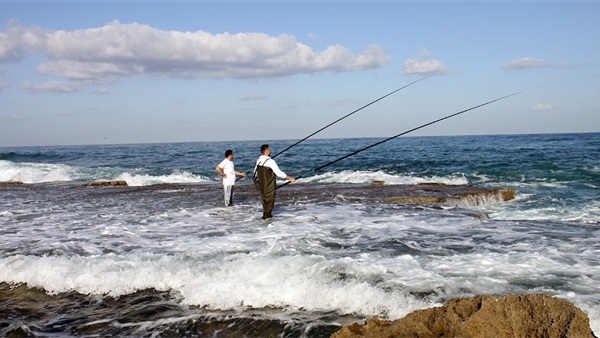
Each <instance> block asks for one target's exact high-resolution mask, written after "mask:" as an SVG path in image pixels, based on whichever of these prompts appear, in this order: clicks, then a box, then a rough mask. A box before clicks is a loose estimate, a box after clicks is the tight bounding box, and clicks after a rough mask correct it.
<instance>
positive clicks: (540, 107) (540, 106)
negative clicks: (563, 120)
mask: <svg viewBox="0 0 600 338" xmlns="http://www.w3.org/2000/svg"><path fill="white" fill-rule="evenodd" d="M555 109H556V107H555V106H553V105H551V104H550V103H536V104H534V105H533V107H531V110H533V111H551V110H555Z"/></svg>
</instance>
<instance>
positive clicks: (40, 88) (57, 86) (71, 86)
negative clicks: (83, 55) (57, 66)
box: [21, 81, 86, 93]
mask: <svg viewBox="0 0 600 338" xmlns="http://www.w3.org/2000/svg"><path fill="white" fill-rule="evenodd" d="M21 87H22V88H23V89H24V90H25V91H28V92H54V93H73V92H77V91H80V90H83V89H85V88H86V86H85V84H84V83H76V82H60V81H48V82H43V83H29V82H27V81H24V82H23V83H21Z"/></svg>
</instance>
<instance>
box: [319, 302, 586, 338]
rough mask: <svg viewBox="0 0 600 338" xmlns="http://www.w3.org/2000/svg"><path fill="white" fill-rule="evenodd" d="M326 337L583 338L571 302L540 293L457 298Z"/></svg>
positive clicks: (582, 319)
mask: <svg viewBox="0 0 600 338" xmlns="http://www.w3.org/2000/svg"><path fill="white" fill-rule="evenodd" d="M331 337H332V338H360V337H370V338H384V337H385V338H387V337H389V338H391V337H394V338H402V337H421V338H428V337H464V338H484V337H494V338H508V337H510V338H513V337H534V338H535V337H540V338H541V337H544V338H554V337H556V338H559V337H580V338H584V337H589V338H593V337H595V336H594V333H593V332H592V330H591V328H590V320H589V317H588V316H587V314H585V313H584V312H583V311H581V310H580V309H579V308H577V307H575V306H574V305H573V304H572V303H570V302H568V301H566V300H562V299H559V298H554V297H550V296H546V295H541V294H529V295H507V296H505V297H494V296H477V297H474V298H457V299H452V300H450V301H448V302H447V303H446V304H445V305H444V306H442V307H435V308H431V309H424V310H418V311H414V312H412V313H410V314H408V315H407V316H406V317H404V318H402V319H399V320H396V321H386V320H380V319H379V318H377V317H374V318H370V319H367V321H366V322H365V324H363V325H360V324H358V323H354V324H351V325H349V326H346V327H344V328H342V329H341V330H339V331H338V332H336V333H334V334H333V335H332V336H331Z"/></svg>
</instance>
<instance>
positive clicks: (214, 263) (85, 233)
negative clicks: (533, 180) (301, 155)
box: [0, 195, 600, 332]
mask: <svg viewBox="0 0 600 338" xmlns="http://www.w3.org/2000/svg"><path fill="white" fill-rule="evenodd" d="M122 197H123V196H122V195H115V199H116V200H115V201H118V202H119V203H112V202H114V201H109V202H111V203H107V204H105V205H99V204H98V203H99V202H101V201H98V200H94V203H92V204H89V205H88V204H86V203H89V201H88V202H86V201H73V203H72V204H70V205H69V208H65V210H61V211H60V212H57V211H55V210H45V209H40V206H39V205H36V206H29V205H28V204H26V203H24V204H21V205H16V206H15V207H14V210H11V213H4V214H3V215H2V218H3V223H4V224H3V228H2V229H1V230H0V231H5V233H3V234H2V236H0V247H8V245H10V246H11V247H18V248H19V249H18V250H19V254H13V253H11V255H13V256H4V257H3V258H0V282H9V283H28V284H29V285H31V286H38V287H42V288H44V289H46V290H48V291H50V292H53V293H60V292H68V291H77V292H81V293H84V294H97V295H111V296H120V295H124V294H129V293H132V292H135V291H137V290H140V289H146V288H154V289H157V290H174V291H176V292H179V293H180V294H181V295H182V301H183V302H184V303H185V304H190V305H197V306H202V307H206V308H208V309H215V310H216V309H224V310H243V309H246V308H250V307H252V308H263V307H278V308H284V309H286V310H289V311H300V309H302V311H308V312H310V311H319V312H335V313H338V314H342V315H343V314H354V315H359V316H364V317H367V316H372V315H384V316H387V317H389V318H390V319H396V318H399V317H402V316H404V315H405V314H407V313H408V312H410V311H413V310H415V309H419V308H424V307H430V306H433V305H437V304H438V302H439V301H440V300H442V299H447V298H450V297H464V296H470V295H474V294H507V293H530V292H542V293H546V294H551V295H556V296H559V297H565V296H568V297H570V298H569V300H571V301H573V302H574V303H575V304H576V305H577V306H580V307H581V308H582V309H584V310H585V309H587V310H586V313H588V315H589V316H590V319H591V324H592V329H594V330H595V331H596V332H600V327H599V324H600V316H598V313H599V309H600V304H598V302H597V299H598V297H599V296H600V289H599V287H598V285H600V283H599V281H598V277H597V276H600V266H598V265H597V256H598V248H597V247H595V246H594V245H593V244H594V243H597V240H598V238H597V237H598V236H600V233H598V232H597V231H596V233H589V235H588V236H581V237H577V236H575V235H573V234H569V233H567V234H565V236H559V234H562V233H560V232H561V231H568V229H561V228H559V227H557V228H555V229H548V227H547V226H546V224H543V223H542V224H540V225H536V224H522V222H503V221H497V220H495V221H491V220H486V221H480V220H477V219H474V218H471V217H468V216H464V215H460V214H452V211H451V210H434V209H431V210H415V209H405V208H402V207H400V206H395V205H387V204H385V205H379V204H377V205H372V204H362V203H359V202H352V203H350V202H345V203H339V204H338V203H335V202H331V203H319V204H312V203H308V204H302V203H298V204H293V205H285V204H282V203H280V204H278V205H277V208H276V212H275V218H274V219H273V220H271V221H269V222H265V221H262V220H260V219H259V217H260V211H261V206H260V202H259V201H258V200H256V201H248V202H242V203H238V204H235V206H234V207H230V208H225V207H216V208H215V207H207V206H203V205H201V203H199V205H197V206H193V205H192V206H189V205H188V207H186V208H184V207H182V206H180V204H179V203H178V201H174V202H172V203H173V204H167V203H169V201H166V200H164V201H161V203H155V202H149V203H145V201H143V200H130V199H128V198H124V199H122ZM173 197H176V196H173ZM117 198H118V199H117ZM215 198H221V196H220V195H218V196H215ZM128 203H129V204H128ZM244 203H246V204H244ZM496 207H497V206H496ZM27 208H31V209H27ZM497 208H498V207H497ZM16 210H21V211H22V213H19V214H17V213H16V212H15V211H16ZM24 216H27V217H32V218H33V217H34V218H33V220H32V219H31V218H30V219H29V220H27V226H23V223H22V222H21V221H20V219H21V218H23V217H24ZM529 219H530V218H529ZM536 226H537V227H536ZM550 231H553V232H552V236H550V235H548V234H549V233H550ZM569 292H573V293H572V294H570V293H569ZM422 295H426V296H425V297H424V296H422Z"/></svg>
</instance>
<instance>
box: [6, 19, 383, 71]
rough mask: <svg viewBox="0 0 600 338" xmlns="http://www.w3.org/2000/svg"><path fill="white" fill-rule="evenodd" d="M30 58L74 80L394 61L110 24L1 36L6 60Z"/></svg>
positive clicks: (289, 40) (245, 36)
mask: <svg viewBox="0 0 600 338" xmlns="http://www.w3.org/2000/svg"><path fill="white" fill-rule="evenodd" d="M30 52H40V53H43V54H46V56H47V57H48V59H49V61H47V62H45V63H43V64H41V65H39V67H38V70H39V71H40V72H41V73H43V74H47V75H52V76H57V77H60V78H66V79H70V80H89V81H100V82H106V81H115V80H116V79H118V78H120V77H144V76H147V77H169V78H238V79H239V78H260V77H280V76H289V75H294V74H302V73H316V72H326V71H334V72H336V71H357V70H364V69H371V68H377V67H381V66H384V65H386V64H387V63H389V62H390V58H389V56H387V55H386V54H385V53H384V52H383V50H382V48H381V47H379V46H377V45H373V46H369V47H368V48H367V49H366V50H365V51H364V52H363V53H362V54H358V55H355V54H352V53H351V52H349V51H348V50H347V49H346V48H345V47H343V46H340V45H332V46H329V47H328V48H326V49H325V50H323V51H313V50H312V49H311V48H310V47H309V46H307V45H305V44H302V43H300V42H298V41H297V40H296V39H295V37H294V36H291V35H287V34H282V35H280V36H270V35H267V34H263V33H237V34H230V33H222V34H211V33H208V32H204V31H195V32H184V31H167V30H161V29H157V28H154V27H152V26H149V25H143V24H138V23H131V24H122V23H120V22H118V21H113V22H110V23H108V24H106V25H104V26H102V27H98V28H90V29H81V30H70V31H66V30H60V31H43V30H41V29H39V28H35V27H33V28H25V27H20V26H19V27H11V28H9V29H7V30H5V31H0V61H3V60H4V61H7V60H15V59H20V58H22V57H23V56H24V55H26V54H27V53H30Z"/></svg>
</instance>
